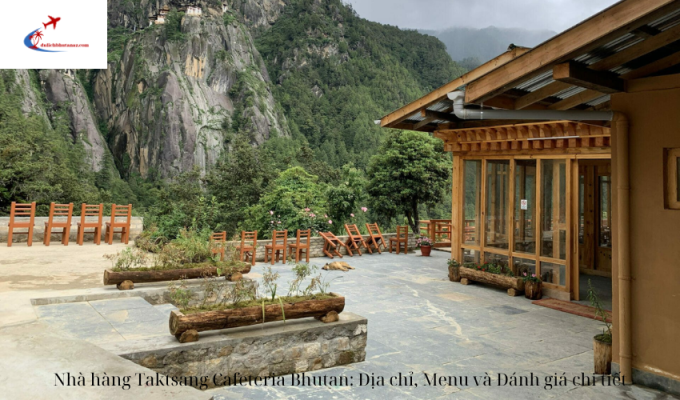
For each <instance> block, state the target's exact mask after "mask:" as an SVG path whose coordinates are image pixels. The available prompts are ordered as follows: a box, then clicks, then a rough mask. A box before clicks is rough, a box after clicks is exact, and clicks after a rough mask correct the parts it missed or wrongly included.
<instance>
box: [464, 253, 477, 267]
mask: <svg viewBox="0 0 680 400" xmlns="http://www.w3.org/2000/svg"><path fill="white" fill-rule="evenodd" d="M463 264H475V265H479V252H478V251H477V250H470V249H463Z"/></svg>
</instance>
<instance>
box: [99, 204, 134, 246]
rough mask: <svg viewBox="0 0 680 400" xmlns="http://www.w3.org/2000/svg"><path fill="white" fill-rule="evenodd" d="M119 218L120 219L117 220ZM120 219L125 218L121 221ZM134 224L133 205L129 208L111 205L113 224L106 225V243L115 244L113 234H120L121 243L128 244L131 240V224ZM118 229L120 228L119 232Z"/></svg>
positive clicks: (129, 205) (128, 206)
mask: <svg viewBox="0 0 680 400" xmlns="http://www.w3.org/2000/svg"><path fill="white" fill-rule="evenodd" d="M117 218H118V219H117ZM120 218H123V220H122V221H121V220H120ZM131 222H132V204H128V205H127V206H117V205H115V204H112V205H111V222H107V223H106V235H105V236H106V238H105V240H106V243H108V244H113V234H114V233H120V241H121V242H122V243H125V244H128V241H129V240H130V223H131ZM116 228H120V230H119V231H117V230H116Z"/></svg>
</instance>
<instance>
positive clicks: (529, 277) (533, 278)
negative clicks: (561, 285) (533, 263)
mask: <svg viewBox="0 0 680 400" xmlns="http://www.w3.org/2000/svg"><path fill="white" fill-rule="evenodd" d="M522 280H523V281H524V282H535V283H538V282H543V281H542V280H541V278H539V277H538V276H536V274H531V275H529V274H528V273H526V272H525V273H523V274H522Z"/></svg>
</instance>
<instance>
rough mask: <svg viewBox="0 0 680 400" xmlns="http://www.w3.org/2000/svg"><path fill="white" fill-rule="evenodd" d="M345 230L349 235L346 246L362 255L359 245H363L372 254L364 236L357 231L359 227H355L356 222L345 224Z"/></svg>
mask: <svg viewBox="0 0 680 400" xmlns="http://www.w3.org/2000/svg"><path fill="white" fill-rule="evenodd" d="M345 230H346V231H347V235H349V238H348V239H347V246H348V247H349V248H350V249H352V250H356V251H357V253H359V255H360V256H361V255H363V254H361V247H362V246H363V247H364V248H365V249H366V250H368V252H369V253H371V254H373V251H371V248H370V247H368V245H367V244H366V241H365V240H364V237H363V236H361V233H359V228H357V226H356V224H353V225H348V224H345Z"/></svg>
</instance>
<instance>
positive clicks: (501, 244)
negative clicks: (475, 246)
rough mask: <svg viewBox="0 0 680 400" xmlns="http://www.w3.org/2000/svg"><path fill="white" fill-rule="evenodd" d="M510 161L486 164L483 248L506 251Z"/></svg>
mask: <svg viewBox="0 0 680 400" xmlns="http://www.w3.org/2000/svg"><path fill="white" fill-rule="evenodd" d="M509 175H510V161H508V160H498V161H488V162H487V163H486V221H485V231H486V232H485V246H486V247H495V248H498V249H508V248H509V247H508V222H509V216H508V213H509V209H508V205H509V198H510V196H509V184H510V176H509Z"/></svg>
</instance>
